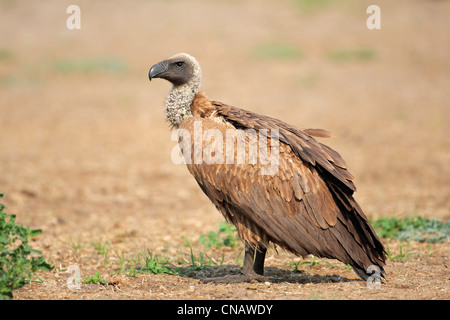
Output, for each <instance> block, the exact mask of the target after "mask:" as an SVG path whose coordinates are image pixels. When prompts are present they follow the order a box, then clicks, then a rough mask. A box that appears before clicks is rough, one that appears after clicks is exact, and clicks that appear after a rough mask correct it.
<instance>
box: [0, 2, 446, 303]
mask: <svg viewBox="0 0 450 320" xmlns="http://www.w3.org/2000/svg"><path fill="white" fill-rule="evenodd" d="M320 3H321V5H308V1H297V2H296V1H289V0H286V1H276V2H275V1H214V2H211V1H209V2H208V1H189V2H188V1H170V2H164V1H155V2H144V1H137V0H136V1H127V2H125V1H114V2H109V1H96V2H95V3H92V2H89V1H79V6H80V8H81V13H82V20H81V30H73V31H71V30H68V29H67V28H66V23H65V22H66V19H67V17H68V14H66V8H67V6H68V5H69V4H71V3H70V1H39V2H29V1H28V2H27V1H14V2H12V1H0V8H1V10H0V28H1V32H0V130H1V131H0V132H1V134H0V146H1V149H0V192H1V193H4V194H5V198H4V199H3V200H4V201H3V202H4V204H5V205H6V206H7V210H6V211H7V212H8V213H13V214H16V215H17V216H18V218H17V220H18V222H19V223H21V224H25V225H27V226H30V227H32V228H39V229H42V231H43V232H42V235H40V236H39V237H37V238H36V239H35V240H34V241H33V243H32V245H33V247H34V248H36V249H39V250H41V251H42V253H43V255H44V256H45V257H46V258H47V260H48V261H49V262H50V263H51V264H53V265H55V266H56V268H55V269H54V270H53V271H51V272H40V273H38V275H39V276H40V277H41V278H42V280H43V282H42V283H31V284H29V285H26V286H25V287H23V288H22V289H20V290H17V291H15V292H14V297H15V299H449V298H450V296H449V288H450V283H449V280H450V278H449V275H450V273H449V269H448V268H449V260H448V259H449V245H448V243H441V244H431V245H427V244H422V243H417V242H409V243H403V244H402V249H400V247H399V243H398V241H396V240H386V239H384V242H385V243H386V244H387V245H388V246H389V248H390V251H391V253H392V255H393V256H398V255H400V250H402V252H403V253H404V251H405V249H406V250H407V253H408V256H407V259H393V260H389V261H388V263H387V268H386V271H387V277H386V281H385V282H384V283H383V284H382V285H381V288H380V289H369V288H368V287H367V285H366V283H364V282H361V281H356V275H355V274H354V273H353V271H351V270H347V269H346V268H345V266H344V265H342V264H341V263H339V262H337V261H332V260H331V261H329V262H330V263H324V262H322V263H319V264H316V265H314V266H312V267H308V266H307V265H306V264H305V265H302V267H300V272H299V273H292V272H291V268H290V267H289V266H288V264H289V262H291V261H293V260H294V261H299V258H296V257H293V256H292V255H290V254H287V253H285V252H283V251H278V253H277V252H276V251H275V250H271V251H270V252H269V255H268V258H267V262H266V265H267V266H268V269H267V276H268V281H267V282H266V283H250V284H248V283H242V284H229V285H222V284H202V283H201V282H200V281H199V280H198V278H201V277H204V276H211V275H216V274H227V273H236V272H238V270H239V260H236V256H237V255H238V254H239V252H240V251H241V250H242V247H238V248H237V249H234V250H232V249H230V248H214V249H203V248H202V246H201V245H200V243H199V242H198V239H199V236H200V235H201V234H205V233H207V232H209V231H215V230H217V227H218V225H219V222H220V221H222V220H223V218H222V217H221V215H220V214H219V213H218V212H217V211H216V210H215V208H214V207H213V205H212V204H210V202H209V200H208V199H207V198H206V196H204V195H203V193H202V192H201V190H200V189H199V188H198V187H197V186H196V183H195V181H194V180H193V179H192V177H191V176H190V175H189V173H188V171H187V170H186V168H185V167H183V166H182V165H175V164H173V163H172V161H171V158H170V154H171V151H172V148H173V146H174V142H173V141H171V140H170V130H169V128H168V125H167V123H166V122H165V121H164V110H163V104H164V99H165V96H166V94H167V92H168V90H169V85H168V84H167V83H164V82H163V81H154V82H152V83H151V84H150V83H149V82H148V80H147V72H148V68H149V67H150V66H151V65H152V64H153V63H155V62H158V61H160V60H161V59H162V58H164V57H167V56H169V55H172V54H174V53H176V52H189V53H191V54H192V55H194V56H196V57H197V59H198V60H199V61H200V63H201V65H202V67H203V77H204V81H203V90H205V91H206V92H207V94H208V96H210V97H211V98H213V99H215V100H219V101H223V102H225V103H229V104H232V105H236V106H239V107H243V108H247V109H251V110H253V111H256V112H260V113H265V114H269V115H271V116H275V117H277V118H280V119H282V120H285V121H288V122H290V123H292V124H295V125H296V126H298V127H300V128H325V129H327V130H330V131H332V132H333V133H334V134H335V135H336V138H335V139H332V140H328V141H327V143H328V144H329V145H330V146H332V147H334V148H335V149H337V150H338V151H339V152H340V153H341V154H342V155H343V157H344V159H346V161H347V164H348V166H349V168H350V170H351V172H352V173H353V174H354V175H355V176H356V184H357V186H358V192H357V194H356V197H357V200H358V201H359V202H360V204H361V206H362V207H363V208H364V210H365V212H366V214H367V215H368V216H369V217H370V218H377V217H384V216H388V217H404V216H412V215H421V216H425V217H435V218H437V219H440V220H446V219H448V218H450V183H449V182H450V181H449V177H450V166H449V165H448V164H449V162H450V161H449V160H450V139H449V133H450V132H449V126H448V123H447V121H448V119H449V118H450V105H449V102H448V101H450V100H449V98H450V89H449V88H450V77H449V74H448V70H450V60H449V59H448V56H449V53H450V50H449V49H450V42H449V41H448V35H447V34H446V30H448V29H449V28H450V20H449V19H448V16H449V15H450V2H449V1H425V0H421V1H419V0H415V1H410V0H408V1H406V0H405V1H395V2H392V1H378V5H379V6H380V8H381V12H382V16H381V17H382V28H381V30H368V29H367V28H366V25H365V22H366V19H367V17H368V15H367V14H366V8H367V6H368V5H369V4H372V3H368V2H366V1H336V2H331V1H330V2H327V1H321V2H320ZM274 47H275V48H278V49H279V48H280V47H282V48H283V47H284V48H286V47H287V48H288V51H289V50H290V52H291V54H289V53H288V54H286V53H279V51H278V53H275V54H274V55H275V56H270V55H271V54H270V48H272V49H273V48H274ZM267 48H269V53H267V50H268V49H267ZM292 52H293V53H292ZM364 52H365V53H364ZM105 241H108V243H110V248H111V251H110V253H109V255H108V256H107V257H106V258H105V255H101V254H99V253H98V251H97V250H96V249H95V248H94V244H95V243H99V242H103V243H104V242H105ZM186 241H189V242H190V243H191V245H192V247H193V250H194V253H195V254H199V252H200V250H202V251H203V252H205V253H207V254H208V255H209V256H210V257H214V258H215V259H219V258H221V257H223V266H216V267H208V268H203V269H201V270H198V271H192V272H189V273H187V274H186V275H184V276H172V275H151V274H138V275H136V276H135V277H130V276H126V275H125V274H123V273H118V269H119V267H120V266H119V264H120V263H119V262H120V261H124V260H126V259H132V258H136V256H137V254H138V253H139V252H145V251H146V250H147V249H149V250H151V251H152V252H155V253H158V254H162V255H167V256H168V257H185V258H187V257H188V256H189V254H190V249H189V247H186V246H185V243H186ZM405 246H406V247H405ZM70 265H77V266H78V267H79V268H80V271H81V277H82V278H83V279H84V278H85V277H86V276H88V275H91V276H92V275H94V274H95V273H96V272H99V274H100V275H101V277H102V278H104V279H107V280H108V281H109V282H110V284H109V285H107V286H103V285H96V284H84V285H82V287H81V289H79V290H70V289H69V288H68V287H67V285H66V281H67V279H68V277H69V276H70V273H67V272H66V271H67V269H68V267H69V266H70Z"/></svg>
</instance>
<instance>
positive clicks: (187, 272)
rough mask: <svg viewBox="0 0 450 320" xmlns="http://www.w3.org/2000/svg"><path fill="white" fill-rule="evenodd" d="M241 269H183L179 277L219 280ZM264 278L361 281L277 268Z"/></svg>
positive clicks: (267, 271)
mask: <svg viewBox="0 0 450 320" xmlns="http://www.w3.org/2000/svg"><path fill="white" fill-rule="evenodd" d="M240 272H241V267H239V266H235V265H228V266H202V267H192V266H191V267H183V268H180V269H179V270H178V275H179V276H181V277H185V278H191V279H198V280H200V281H202V279H208V278H216V277H217V278H219V277H225V276H230V275H239V274H240ZM264 277H265V278H266V279H267V281H269V282H271V283H282V282H287V283H298V284H307V283H337V282H353V281H360V280H359V279H348V278H345V277H341V276H339V275H318V274H310V273H305V272H302V271H299V272H292V271H289V270H284V269H280V268H277V267H266V268H264Z"/></svg>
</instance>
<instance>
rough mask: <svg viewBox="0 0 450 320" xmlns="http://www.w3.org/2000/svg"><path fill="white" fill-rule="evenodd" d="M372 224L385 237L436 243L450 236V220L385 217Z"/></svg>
mask: <svg viewBox="0 0 450 320" xmlns="http://www.w3.org/2000/svg"><path fill="white" fill-rule="evenodd" d="M371 224H372V226H373V227H374V228H375V231H376V232H377V233H378V234H379V235H380V236H381V237H383V238H394V239H399V240H407V241H411V240H412V241H419V242H428V243H435V242H445V241H447V240H448V237H449V236H450V220H447V221H446V222H442V221H439V220H436V219H434V218H423V217H405V218H403V219H397V218H387V217H384V218H380V219H378V220H376V221H372V222H371Z"/></svg>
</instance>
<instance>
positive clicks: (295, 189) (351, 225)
mask: <svg viewBox="0 0 450 320" xmlns="http://www.w3.org/2000/svg"><path fill="white" fill-rule="evenodd" d="M197 96H198V98H197V97H196V98H195V99H194V101H193V103H192V105H191V109H192V113H193V114H194V116H196V117H191V118H188V119H186V120H184V121H183V123H182V124H181V126H180V128H184V129H187V130H191V131H192V130H193V123H194V121H202V126H203V129H205V130H206V129H208V128H214V129H219V130H221V131H222V132H223V133H224V134H225V130H226V128H229V127H230V124H231V125H232V126H233V127H234V128H236V129H255V130H260V129H269V130H270V129H278V130H279V137H280V153H279V169H278V172H277V174H276V175H274V176H264V175H261V174H259V172H258V165H249V164H233V165H227V164H209V165H205V164H188V169H189V171H190V172H191V174H192V175H193V176H194V177H195V179H196V180H197V182H198V184H199V185H200V187H201V188H202V190H203V191H204V192H205V193H206V195H207V196H208V197H209V198H210V199H211V201H212V202H213V203H214V204H215V205H216V207H217V208H218V209H219V211H221V212H222V213H223V214H224V216H225V218H226V219H227V220H228V221H229V222H231V223H233V224H235V225H236V226H237V228H238V231H239V233H240V236H241V237H242V238H244V239H245V240H247V241H249V242H250V243H251V244H252V243H253V244H254V245H256V243H255V242H259V243H260V244H263V245H267V244H268V242H269V241H272V242H274V243H276V244H278V245H280V246H281V247H284V248H286V249H287V250H289V251H292V252H293V253H295V254H298V255H302V256H305V255H307V254H313V255H316V256H321V257H327V258H337V259H339V260H341V261H343V262H344V263H349V264H351V265H352V266H354V268H355V271H357V273H358V274H359V275H360V276H361V277H363V278H364V277H365V273H364V271H361V270H364V269H366V268H367V267H368V266H369V265H371V264H377V265H380V266H382V265H383V264H384V253H383V252H384V249H383V246H382V244H381V243H380V242H379V240H378V238H377V236H376V235H375V233H374V231H373V229H372V227H371V226H370V224H369V222H368V220H367V218H366V216H365V215H364V213H363V212H362V210H361V208H360V207H359V205H358V204H357V203H356V201H355V200H354V199H353V197H352V194H353V192H354V191H355V190H356V188H355V186H354V184H353V176H352V175H351V174H350V173H349V172H348V171H347V168H346V165H345V162H344V160H343V159H342V158H341V156H340V155H339V154H338V153H337V152H336V151H334V150H333V149H331V148H329V147H328V146H325V145H323V144H321V143H319V142H317V141H316V140H315V139H314V138H313V137H312V136H311V135H314V136H321V137H323V136H329V133H327V132H326V131H321V130H317V129H314V130H312V131H311V130H308V131H306V132H304V131H301V130H298V129H296V128H294V127H292V126H290V125H288V124H286V123H284V122H282V121H280V120H277V119H274V118H270V117H267V116H264V115H259V114H255V113H252V112H248V111H245V110H242V109H238V108H234V107H231V106H228V105H224V104H222V103H219V102H211V101H210V100H209V99H207V98H206V97H204V96H203V95H202V94H198V95H197ZM214 117H220V118H221V119H222V120H224V121H216V120H217V119H214ZM225 123H227V124H228V125H227V124H225ZM192 150H193V149H192Z"/></svg>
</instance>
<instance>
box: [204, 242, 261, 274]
mask: <svg viewBox="0 0 450 320" xmlns="http://www.w3.org/2000/svg"><path fill="white" fill-rule="evenodd" d="M266 251H267V249H266V248H265V247H263V246H260V245H258V246H256V248H252V247H251V246H250V245H249V244H248V243H247V242H245V255H244V265H243V267H242V272H241V274H238V275H228V276H223V277H214V278H205V279H202V280H201V281H202V282H216V283H237V282H252V281H261V282H262V281H266V279H265V278H264V276H263V275H264V258H265V257H266Z"/></svg>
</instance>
